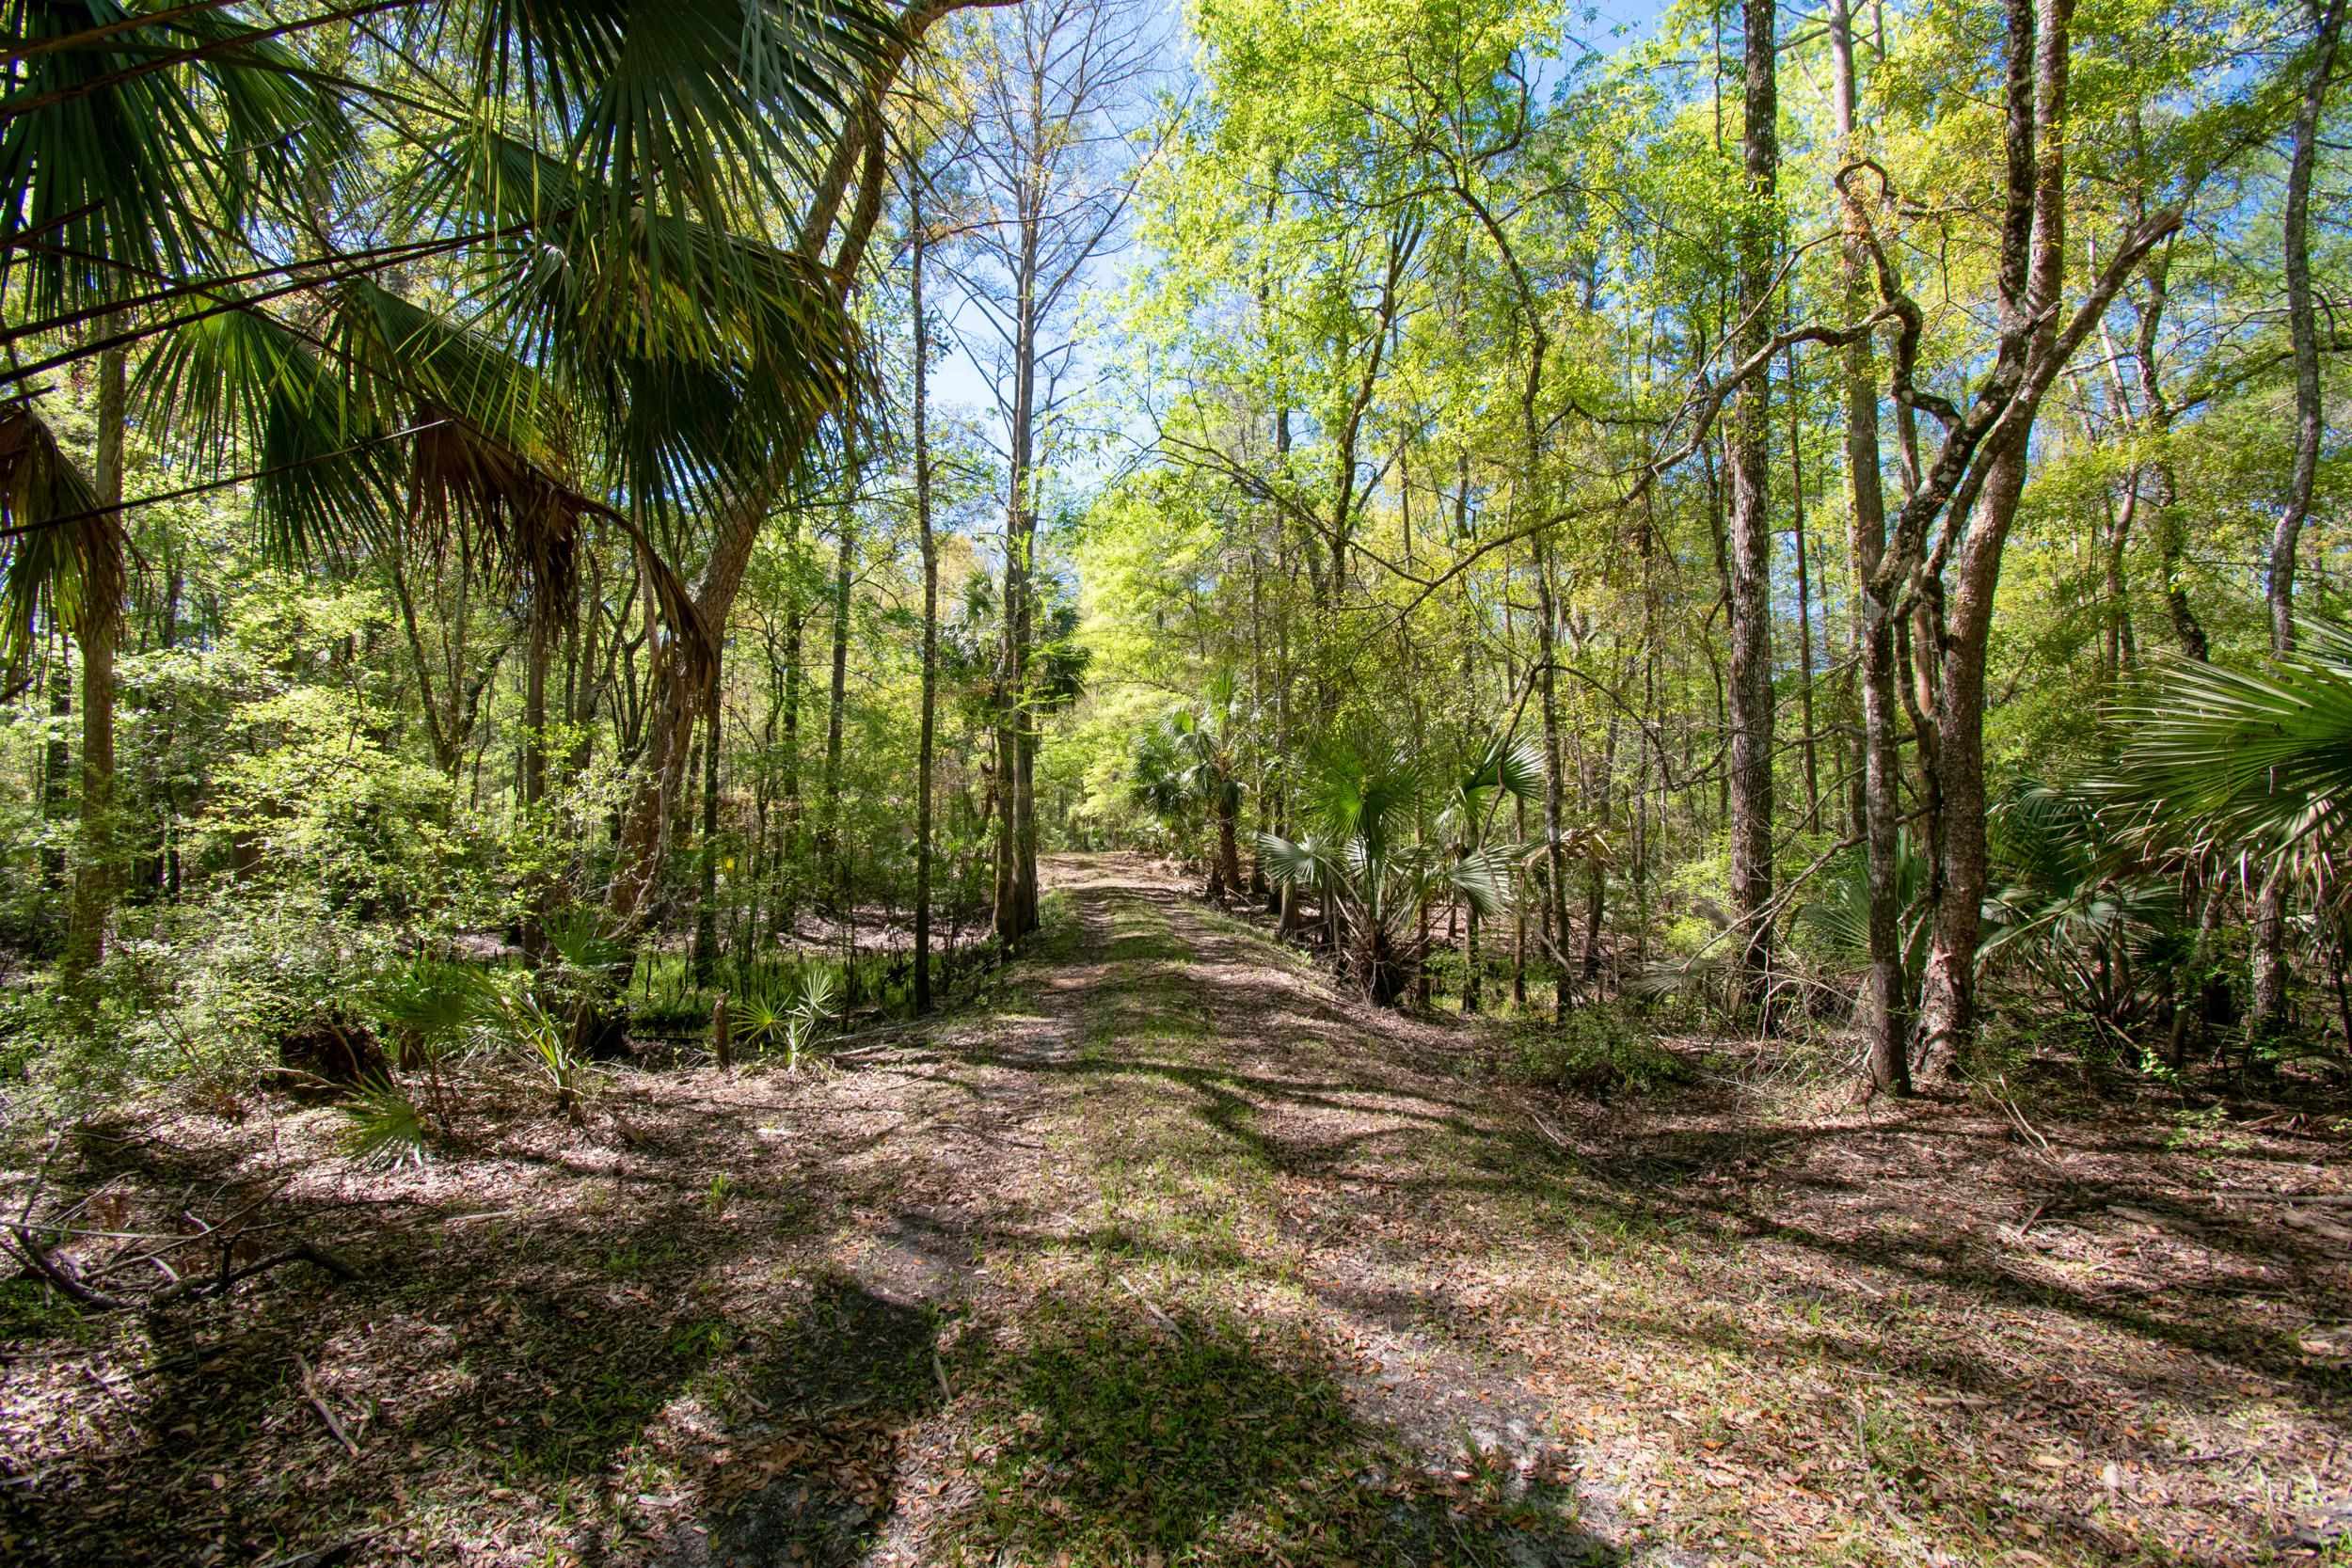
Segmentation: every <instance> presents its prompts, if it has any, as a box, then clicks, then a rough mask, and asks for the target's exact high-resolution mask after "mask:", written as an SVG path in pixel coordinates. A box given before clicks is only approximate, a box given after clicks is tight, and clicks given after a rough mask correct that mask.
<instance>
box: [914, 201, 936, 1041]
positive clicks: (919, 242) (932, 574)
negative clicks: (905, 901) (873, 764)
mask: <svg viewBox="0 0 2352 1568" xmlns="http://www.w3.org/2000/svg"><path fill="white" fill-rule="evenodd" d="M907 183H908V191H909V195H908V230H909V233H908V245H909V264H908V270H907V276H908V282H907V303H908V313H909V314H910V315H911V316H912V317H913V322H912V327H913V330H914V408H913V409H912V410H911V415H912V418H913V420H914V528H915V537H916V540H917V541H918V543H919V544H920V545H921V546H922V550H923V712H922V718H921V720H920V721H918V724H917V728H916V735H915V746H914V1012H915V1016H916V1017H918V1018H919V1017H921V1016H922V1015H923V1014H925V1013H928V1012H930V1010H931V748H932V745H933V743H934V736H935V733H936V723H937V717H936V716H937V709H938V698H939V541H938V540H937V539H936V538H935V537H933V535H932V532H931V442H930V318H929V317H928V316H927V315H926V314H925V313H924V309H923V259H924V252H925V249H926V248H927V246H928V245H929V244H930V233H929V231H928V230H927V229H926V228H925V226H924V220H923V175H922V170H920V169H919V168H918V169H916V170H915V171H914V175H913V177H912V178H911V179H910V180H909V181H908V182H907Z"/></svg>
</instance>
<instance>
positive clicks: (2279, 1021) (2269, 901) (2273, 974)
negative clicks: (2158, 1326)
mask: <svg viewBox="0 0 2352 1568" xmlns="http://www.w3.org/2000/svg"><path fill="white" fill-rule="evenodd" d="M2315 22H2316V26H2317V37H2316V39H2315V40H2314V44H2313V49H2312V69H2311V75H2310V76H2309V78H2308V79H2307V80H2306V82H2305V84H2304V87H2303V99H2302V103H2300V104H2299V105H2298V106H2297V108H2296V116H2295V155H2294V158H2293V160H2292V161H2291V162H2290V163H2289V165H2288V167H2287V205H2286V220H2285V224H2286V283H2287V330H2288V334H2289V336H2290V338H2291V339H2292V341H2293V344H2294V349H2295V470H2294V473H2293V475H2292V477H2291V479H2290V480H2289V483H2288V491H2287V504H2286V506H2285V507H2284V508H2283V509H2282V510H2281V511H2280V514H2279V522H2278V526H2277V527H2276V528H2275V529H2274V530H2273V531H2271V535H2270V582H2269V594H2268V597H2269V601H2270V650H2271V653H2272V655H2273V656H2274V657H2280V658H2283V657H2286V656H2287V655H2289V654H2291V653H2293V652H2294V651H2295V552H2296V546H2297V544H2298V543H2299V542H2300V540H2301V538H2302V533H2303V523H2304V520H2305V519H2306V518H2308V517H2309V516H2310V515H2311V512H2312V491H2313V489H2314V487H2315V485H2316V483H2317V480H2318V474H2319V446H2320V437H2321V436H2322V434H2323V427H2324V421H2325V417H2326V409H2325V407H2324V406H2323V405H2322V404H2321V402H2320V383H2319V328H2318V322H2317V319H2316V312H2315V310H2314V309H2313V306H2312V248H2311V209H2312V169H2313V168H2314V166H2316V165H2317V162H2318V157H2319V119H2320V112H2321V110H2322V109H2323V108H2324V107H2325V106H2326V103H2327V98H2328V76H2329V73H2330V72H2331V71H2333V70H2334V67H2335V56H2336V44H2337V40H2339V39H2340V38H2341V37H2342V36H2343V32H2344V0H2327V4H2326V5H2325V7H2324V8H2321V9H2319V10H2318V11H2317V13H2316V17H2315ZM85 689H87V687H86V688H85ZM2286 927H2287V922H2286V879H2285V878H2284V877H2283V876H2280V875H2278V874H2275V873H2274V874H2273V875H2271V876H2269V877H2266V878H2265V879H2264V880H2263V884H2262V888H2261V891H2260V892H2259V894H2258V895H2256V898H2255V903H2254V964H2253V970H2254V973H2253V987H2252V990H2253V997H2252V1002H2253V1008H2252V1012H2251V1015H2250V1016H2249V1018H2248V1020H2247V1025H2248V1028H2249V1032H2250V1033H2251V1035H2252V1037H2254V1038H2256V1039H2268V1038H2274V1037H2277V1036H2279V1035H2281V1034H2284V1033H2285V1032H2286V1029H2287V1024H2288V1010H2289V1004H2290V998H2289V995H2288V992H2289V990H2290V983H2291V981H2292V978H2293V976H2292V974H2291V972H2290V970H2289V968H2288V965H2287V958H2286Z"/></svg>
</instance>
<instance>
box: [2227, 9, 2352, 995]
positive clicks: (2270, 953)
mask: <svg viewBox="0 0 2352 1568" xmlns="http://www.w3.org/2000/svg"><path fill="white" fill-rule="evenodd" d="M2317 21H2318V36H2317V38H2316V40H2314V43H2313V48H2312V68H2311V74H2310V76H2309V77H2308V78H2307V79H2306V81H2305V84H2304V88H2303V98H2302V102H2301V103H2300V104H2299V105H2298V106H2297V108H2296V116H2295V156H2294V159H2293V161H2292V162H2291V163H2290V164H2289V165H2288V167H2287V205H2286V219H2285V227H2286V283H2287V330H2288V334H2289V336H2290V338H2291V339H2292V340H2293V343H2294V348H2295V469H2294V473H2293V475H2292V477H2291V478H2290V481H2289V484H2288V492H2287V504H2286V506H2285V507H2284V508H2283V509H2281V510H2280V514H2279V522H2278V526H2277V527H2276V528H2275V529H2273V530H2272V531H2271V535H2270V583H2269V594H2268V597H2269V601H2270V651H2271V653H2272V654H2273V656H2275V657H2285V656H2286V655H2288V654H2291V653H2293V652H2294V651H2295V552H2296V546H2297V545H2298V544H2299V543H2300V541H2301V538H2302V533H2303V524H2304V521H2305V519H2307V518H2308V517H2310V515H2311V512H2312V491H2313V489H2314V487H2315V486H2316V483H2317V481H2318V474H2319V446H2320V437H2321V435H2322V434H2323V423H2324V420H2325V418H2326V412H2327V411H2326V409H2325V407H2324V406H2323V405H2322V404H2321V402H2320V384H2319V327H2318V322H2317V320H2316V312H2315V310H2314V309H2313V306H2312V241H2311V222H2312V169H2313V167H2314V166H2315V165H2316V164H2317V162H2318V155H2319V118H2320V111H2321V110H2322V109H2323V108H2324V107H2325V106H2326V103H2327V98H2328V75H2329V73H2330V72H2331V71H2333V70H2334V68H2335V57H2336V44H2337V40H2339V39H2340V38H2341V37H2342V36H2343V32H2344V0H2327V4H2326V7H2325V8H2324V9H2322V10H2321V11H2320V12H2319V14H2318V19H2317ZM2286 929H2287V921H2286V879H2285V878H2284V877H2282V876H2280V875H2276V874H2274V875H2272V876H2270V877H2267V878H2265V879H2264V881H2263V884H2262V888H2261V890H2260V891H2259V892H2258V893H2257V895H2255V901H2254V966H2253V968H2254V973H2253V987H2252V990H2253V998H2252V1001H2253V1007H2252V1011H2251V1015H2250V1016H2249V1018H2248V1020H2247V1026H2248V1030H2249V1033H2250V1034H2251V1035H2252V1037H2254V1038H2256V1039H2266V1038H2272V1037H2277V1036H2279V1035H2281V1034H2284V1033H2285V1032H2286V1030H2287V1027H2288V1014H2289V1011H2290V1009H2291V1003H2292V999H2291V998H2290V996H2289V994H2288V992H2289V990H2290V989H2291V981H2292V979H2293V973H2292V971H2291V970H2290V969H2289V967H2288V965H2287V958H2286Z"/></svg>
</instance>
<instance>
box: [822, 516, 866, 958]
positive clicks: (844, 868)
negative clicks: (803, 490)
mask: <svg viewBox="0 0 2352 1568" xmlns="http://www.w3.org/2000/svg"><path fill="white" fill-rule="evenodd" d="M851 484H852V488H853V489H854V484H855V481H854V480H852V481H851ZM856 570H857V518H856V515H855V514H854V513H853V512H852V511H850V509H848V508H846V507H845V508H844V509H843V510H842V514H841V537H840V546H839V548H838V549H837V550H836V552H835V553H834V568H833V691H832V696H831V698H830V700H829V701H828V703H827V705H826V709H825V773H824V782H823V785H822V788H823V791H824V798H823V799H822V800H820V801H819V802H818V821H819V822H821V823H822V824H823V832H822V834H821V838H822V843H821V844H820V845H819V847H818V860H819V861H820V862H821V863H823V866H824V869H825V872H826V873H827V875H829V876H830V877H831V878H832V879H833V894H834V909H835V910H836V911H841V912H844V913H846V911H845V910H844V905H845V904H846V901H847V900H846V893H847V889H848V887H849V879H850V857H849V849H848V846H847V835H846V834H845V833H844V832H842V824H841V752H842V721H843V718H844V713H843V710H844V708H845V707H846V705H847V704H848V700H849V694H850V579H851V578H852V577H854V576H855V574H856Z"/></svg>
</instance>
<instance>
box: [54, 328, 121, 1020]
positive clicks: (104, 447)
mask: <svg viewBox="0 0 2352 1568" xmlns="http://www.w3.org/2000/svg"><path fill="white" fill-rule="evenodd" d="M126 354H127V350H124V349H119V348H115V349H109V350H107V351H106V352H105V353H104V354H103V355H101V356H99V361H98V454H97V456H98V461H97V469H96V474H95V478H96V480H97V492H98V500H99V504H100V505H102V506H119V504H120V503H121V501H122V461H123V458H122V438H123V422H124V419H125V417H126V409H125V406H124V405H125V401H126V400H125V380H126V372H127V366H128V361H127V359H126V357H125V356H126ZM79 527H80V530H81V532H82V535H83V539H82V561H81V563H80V570H81V572H82V583H81V594H80V599H81V603H80V606H79V610H78V611H77V620H78V623H79V624H78V626H77V628H76V630H77V640H78V641H80V643H81V645H82V807H81V843H80V849H79V853H78V855H77V857H76V859H75V862H74V866H73V909H72V917H71V919H70V921H69V924H68V926H67V928H66V946H65V964H64V967H65V976H66V983H67V988H68V990H69V991H70V992H72V993H74V994H75V995H77V997H78V996H80V995H82V994H83V993H84V991H85V988H86V987H87V984H88V981H89V978H90V975H91V974H92V972H94V971H95V970H96V969H97V968H98V965H99V962H100V961H101V960H102V959H103V958H104V957H105V954H106V921H107V917H108V916H109V915H110V914H111V913H112V912H113V909H114V884H115V843H114V798H115V646H116V644H117V642H118V641H119V640H120V638H121V635H122V593H123V584H124V578H125V566H124V555H125V550H124V546H125V544H126V543H127V541H126V540H125V539H124V537H123V532H122V522H121V516H120V514H119V513H107V514H105V515H103V516H99V517H94V518H91V519H89V520H88V521H87V522H85V523H83V524H81V525H79Z"/></svg>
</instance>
